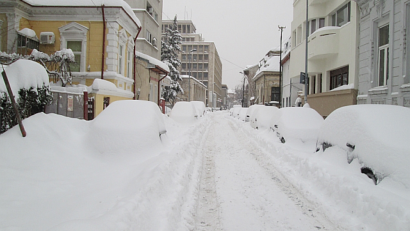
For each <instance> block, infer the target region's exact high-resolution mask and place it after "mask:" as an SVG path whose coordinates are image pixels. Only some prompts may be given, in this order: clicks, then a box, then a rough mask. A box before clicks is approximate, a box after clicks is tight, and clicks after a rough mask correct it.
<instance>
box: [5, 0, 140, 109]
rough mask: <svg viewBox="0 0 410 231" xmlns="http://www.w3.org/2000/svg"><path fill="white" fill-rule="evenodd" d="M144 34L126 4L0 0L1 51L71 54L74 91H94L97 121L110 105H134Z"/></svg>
mask: <svg viewBox="0 0 410 231" xmlns="http://www.w3.org/2000/svg"><path fill="white" fill-rule="evenodd" d="M104 2H106V3H105V5H102V4H103V3H104ZM140 28H141V23H140V21H139V20H138V18H137V17H136V16H135V14H134V12H133V11H132V9H131V7H130V6H129V5H128V4H127V3H125V2H124V1H123V0H112V1H103V0H83V1H81V3H80V2H78V1H77V2H74V3H72V2H69V1H39V0H7V1H6V0H0V35H1V36H0V50H1V51H3V52H7V53H20V54H30V53H31V50H32V49H37V50H39V51H41V52H44V53H46V54H48V55H52V54H54V53H55V52H56V51H60V50H63V49H65V48H67V49H71V50H72V51H73V53H74V56H75V60H76V63H74V64H72V65H70V69H71V71H72V76H73V81H72V82H73V85H77V84H82V85H86V86H90V87H91V88H90V89H91V90H89V92H88V93H89V97H91V98H94V105H92V106H93V108H94V116H97V115H98V114H99V113H100V112H101V111H102V110H103V109H104V108H105V106H107V104H109V103H112V102H114V101H117V100H126V99H128V100H129V99H135V92H136V91H135V74H134V73H135V72H134V71H133V70H134V66H135V65H134V64H135V59H136V58H135V55H133V54H135V46H134V44H135V40H136V38H137V37H138V34H139V32H140ZM30 31H31V32H35V36H31V35H30V33H28V32H30ZM95 79H103V80H106V81H109V82H111V83H112V84H114V85H115V86H116V88H117V89H116V90H115V89H113V88H112V87H110V88H108V89H104V86H105V85H107V86H109V85H110V84H101V82H100V83H99V84H93V82H94V80H95ZM53 80H54V79H50V81H53ZM54 81H55V80H54ZM112 84H111V86H112ZM95 86H99V87H95Z"/></svg>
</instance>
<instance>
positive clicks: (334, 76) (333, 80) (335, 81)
mask: <svg viewBox="0 0 410 231" xmlns="http://www.w3.org/2000/svg"><path fill="white" fill-rule="evenodd" d="M347 84H349V66H347V67H343V68H340V69H337V70H334V71H331V72H330V90H333V89H335V88H337V87H340V86H343V85H347Z"/></svg>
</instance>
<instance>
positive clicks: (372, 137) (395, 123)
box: [317, 105, 410, 188]
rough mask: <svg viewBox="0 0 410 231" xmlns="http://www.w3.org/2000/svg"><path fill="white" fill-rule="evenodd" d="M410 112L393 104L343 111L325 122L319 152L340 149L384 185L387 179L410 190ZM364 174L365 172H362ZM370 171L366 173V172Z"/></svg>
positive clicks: (349, 159)
mask: <svg viewBox="0 0 410 231" xmlns="http://www.w3.org/2000/svg"><path fill="white" fill-rule="evenodd" d="M409 118H410V109H408V108H405V107H400V106H392V105H354V106H347V107H343V108H339V109H337V110H336V111H334V112H333V113H331V114H330V115H329V116H328V117H327V118H326V120H325V121H324V123H323V125H322V127H321V129H320V131H319V135H318V147H317V148H318V149H320V150H322V151H324V152H325V153H326V149H327V148H329V147H331V146H336V147H337V148H340V149H342V150H343V151H344V152H345V153H346V155H347V161H348V162H349V163H351V162H352V161H353V160H354V159H357V160H358V161H359V163H360V164H361V165H362V167H364V168H366V169H367V171H368V170H369V169H370V170H372V172H373V173H374V174H375V176H376V178H377V182H376V183H380V181H381V180H383V179H384V178H386V177H389V178H391V179H393V180H395V181H397V182H400V183H402V184H405V185H406V187H408V188H409V187H410V168H409V166H410V145H409V140H410V121H409ZM362 171H363V170H362ZM365 171H366V170H365Z"/></svg>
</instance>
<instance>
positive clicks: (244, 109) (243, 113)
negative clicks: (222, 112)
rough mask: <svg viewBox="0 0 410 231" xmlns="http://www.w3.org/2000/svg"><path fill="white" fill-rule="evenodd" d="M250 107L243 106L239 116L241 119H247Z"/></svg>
mask: <svg viewBox="0 0 410 231" xmlns="http://www.w3.org/2000/svg"><path fill="white" fill-rule="evenodd" d="M248 109H249V108H247V107H243V108H241V110H240V111H239V116H238V119H239V120H241V121H245V119H246V113H247V111H248Z"/></svg>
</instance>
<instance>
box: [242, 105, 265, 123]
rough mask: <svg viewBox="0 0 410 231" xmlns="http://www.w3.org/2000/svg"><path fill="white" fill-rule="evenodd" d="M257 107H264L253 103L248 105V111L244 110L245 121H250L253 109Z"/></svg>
mask: <svg viewBox="0 0 410 231" xmlns="http://www.w3.org/2000/svg"><path fill="white" fill-rule="evenodd" d="M258 107H264V105H259V104H255V105H252V106H250V107H249V109H248V111H247V112H246V118H245V122H250V121H251V116H252V115H253V113H254V112H255V109H256V108H258Z"/></svg>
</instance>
